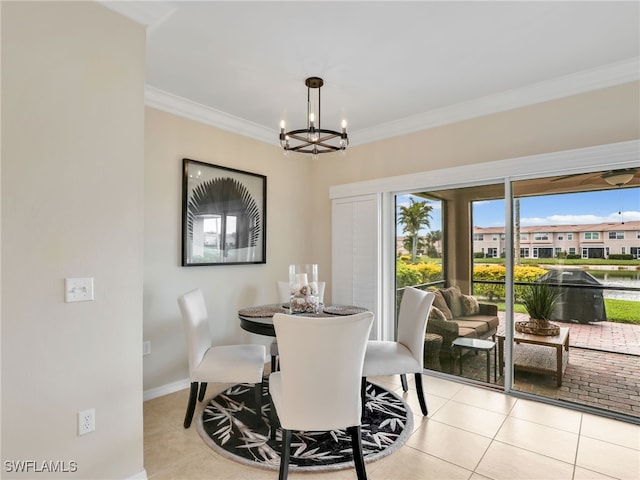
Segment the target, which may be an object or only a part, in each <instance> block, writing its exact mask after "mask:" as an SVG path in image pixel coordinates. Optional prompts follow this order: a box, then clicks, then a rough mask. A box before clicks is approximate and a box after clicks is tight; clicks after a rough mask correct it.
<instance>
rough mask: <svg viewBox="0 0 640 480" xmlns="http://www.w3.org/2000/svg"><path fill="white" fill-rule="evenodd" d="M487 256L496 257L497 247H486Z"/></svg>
mask: <svg viewBox="0 0 640 480" xmlns="http://www.w3.org/2000/svg"><path fill="white" fill-rule="evenodd" d="M487 258H498V249H497V248H493V247H491V248H487Z"/></svg>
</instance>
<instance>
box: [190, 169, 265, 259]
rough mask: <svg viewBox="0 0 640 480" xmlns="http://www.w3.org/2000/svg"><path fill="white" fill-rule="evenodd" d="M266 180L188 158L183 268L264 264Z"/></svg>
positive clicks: (255, 175)
mask: <svg viewBox="0 0 640 480" xmlns="http://www.w3.org/2000/svg"><path fill="white" fill-rule="evenodd" d="M265 202H266V177H265V176H263V175H257V174H252V173H248V172H242V171H239V170H233V169H229V168H225V167H217V166H214V165H209V164H205V163H202V162H196V161H195V160H188V159H184V179H183V265H184V266H187V265H215V264H234V263H265V258H264V257H265V211H266V209H265Z"/></svg>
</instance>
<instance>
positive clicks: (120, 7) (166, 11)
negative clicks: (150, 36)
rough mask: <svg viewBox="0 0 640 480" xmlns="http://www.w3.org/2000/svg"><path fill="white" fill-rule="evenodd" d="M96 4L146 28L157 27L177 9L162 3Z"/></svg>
mask: <svg viewBox="0 0 640 480" xmlns="http://www.w3.org/2000/svg"><path fill="white" fill-rule="evenodd" d="M98 3H99V4H101V5H102V6H104V7H107V8H108V9H110V10H113V11H114V12H118V13H119V14H120V15H124V16H125V17H127V18H129V19H131V20H133V21H134V22H137V23H141V24H142V25H144V26H146V27H148V28H153V27H155V26H157V25H159V24H160V23H162V22H163V21H164V20H165V19H167V18H168V17H169V16H170V15H171V14H173V12H175V11H176V10H177V7H174V6H171V5H167V4H166V3H163V2H148V1H147V2H129V1H127V2H123V1H108V0H98Z"/></svg>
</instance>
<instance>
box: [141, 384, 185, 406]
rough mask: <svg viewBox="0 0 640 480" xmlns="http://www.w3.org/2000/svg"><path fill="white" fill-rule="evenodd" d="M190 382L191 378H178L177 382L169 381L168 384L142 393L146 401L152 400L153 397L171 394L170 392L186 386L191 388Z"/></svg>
mask: <svg viewBox="0 0 640 480" xmlns="http://www.w3.org/2000/svg"><path fill="white" fill-rule="evenodd" d="M189 384H190V382H189V379H188V378H185V379H184V380H178V381H177V382H173V383H167V384H166V385H161V386H159V387H155V388H150V389H149V390H145V391H144V392H143V393H142V400H143V401H145V402H146V401H147V400H151V399H153V398H158V397H162V396H163V395H169V394H170V393H174V392H177V391H179V390H184V389H185V388H189Z"/></svg>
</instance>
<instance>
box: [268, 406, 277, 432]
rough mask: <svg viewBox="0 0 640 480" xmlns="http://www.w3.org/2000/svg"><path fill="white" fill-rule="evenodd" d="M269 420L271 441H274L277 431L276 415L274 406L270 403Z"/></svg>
mask: <svg viewBox="0 0 640 480" xmlns="http://www.w3.org/2000/svg"><path fill="white" fill-rule="evenodd" d="M269 420H270V423H271V440H273V441H275V440H276V432H277V431H278V413H277V412H276V406H275V405H274V404H273V400H272V401H271V409H270V411H269Z"/></svg>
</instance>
